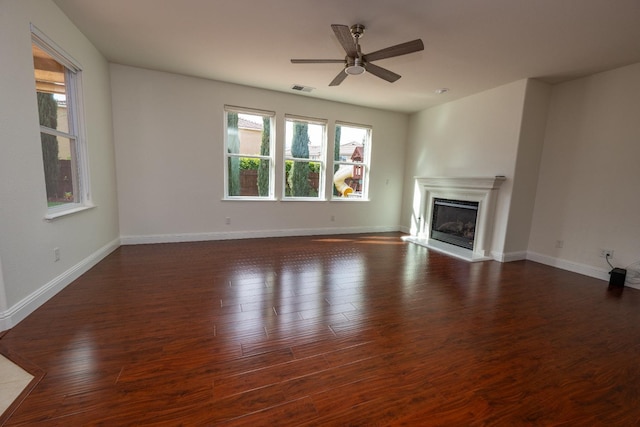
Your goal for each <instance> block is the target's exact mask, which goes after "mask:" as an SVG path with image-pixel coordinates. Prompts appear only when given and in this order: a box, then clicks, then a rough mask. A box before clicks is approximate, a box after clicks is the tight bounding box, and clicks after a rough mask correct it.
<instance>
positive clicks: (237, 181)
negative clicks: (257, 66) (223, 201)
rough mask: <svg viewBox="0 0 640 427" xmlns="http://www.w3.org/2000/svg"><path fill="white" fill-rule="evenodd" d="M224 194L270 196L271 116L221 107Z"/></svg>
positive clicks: (229, 195)
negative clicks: (225, 169)
mask: <svg viewBox="0 0 640 427" xmlns="http://www.w3.org/2000/svg"><path fill="white" fill-rule="evenodd" d="M225 118H226V124H227V133H226V150H225V152H226V158H227V161H226V168H227V171H226V172H227V173H226V175H225V176H226V179H227V185H226V196H227V197H251V198H255V197H265V198H271V197H272V196H273V183H272V182H273V161H272V156H271V152H272V135H271V134H272V131H271V128H272V127H273V126H272V116H271V115H260V114H256V113H255V112H253V111H252V112H250V113H249V112H246V113H245V112H241V110H238V109H235V108H234V109H228V110H227V111H225Z"/></svg>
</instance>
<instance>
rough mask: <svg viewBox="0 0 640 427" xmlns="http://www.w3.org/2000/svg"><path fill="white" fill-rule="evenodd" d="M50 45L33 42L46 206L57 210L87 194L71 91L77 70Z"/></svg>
mask: <svg viewBox="0 0 640 427" xmlns="http://www.w3.org/2000/svg"><path fill="white" fill-rule="evenodd" d="M47 49H48V48H44V47H41V46H39V45H37V44H36V43H35V42H34V43H32V54H33V64H34V78H35V83H36V99H37V105H38V119H39V124H40V129H41V132H40V143H41V146H42V161H43V168H44V178H45V188H46V194H47V207H48V208H56V210H58V209H59V208H60V207H63V206H64V205H70V204H74V205H75V204H79V203H83V202H84V201H85V200H86V198H87V197H88V195H87V196H83V194H82V191H81V183H82V180H81V176H80V173H79V170H80V168H79V160H78V155H79V149H78V137H77V129H76V128H75V126H74V120H73V110H72V107H73V101H74V93H72V92H71V91H70V88H72V87H73V85H72V84H71V82H73V81H74V80H75V79H76V77H77V74H76V73H75V72H73V71H72V70H69V69H68V68H66V66H65V65H63V64H62V63H60V61H59V60H57V59H56V58H54V56H52V54H50V53H49V52H47Z"/></svg>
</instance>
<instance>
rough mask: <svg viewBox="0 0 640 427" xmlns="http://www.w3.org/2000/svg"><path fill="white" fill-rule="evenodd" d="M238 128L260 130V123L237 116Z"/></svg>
mask: <svg viewBox="0 0 640 427" xmlns="http://www.w3.org/2000/svg"><path fill="white" fill-rule="evenodd" d="M238 129H247V130H259V131H261V130H262V123H257V122H252V121H251V120H247V119H245V118H244V117H238Z"/></svg>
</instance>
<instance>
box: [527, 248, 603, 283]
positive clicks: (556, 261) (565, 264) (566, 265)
mask: <svg viewBox="0 0 640 427" xmlns="http://www.w3.org/2000/svg"><path fill="white" fill-rule="evenodd" d="M527 259H528V260H531V261H535V262H539V263H540V264H545V265H549V266H551V267H556V268H560V269H562V270H567V271H572V272H574V273H578V274H583V275H585V276H589V277H593V278H596V279H601V280H606V281H607V282H608V281H609V271H608V270H604V269H601V268H596V267H592V266H590V265H586V264H580V263H577V262H573V261H567V260H564V259H560V258H554V257H551V256H548V255H543V254H540V253H537V252H527Z"/></svg>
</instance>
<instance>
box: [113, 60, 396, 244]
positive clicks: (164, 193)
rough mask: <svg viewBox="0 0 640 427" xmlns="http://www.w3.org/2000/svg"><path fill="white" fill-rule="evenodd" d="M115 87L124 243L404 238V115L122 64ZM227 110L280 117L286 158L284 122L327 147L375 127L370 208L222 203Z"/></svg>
mask: <svg viewBox="0 0 640 427" xmlns="http://www.w3.org/2000/svg"><path fill="white" fill-rule="evenodd" d="M111 87H112V99H113V101H112V102H113V118H114V129H115V145H116V159H117V161H116V163H117V175H118V198H119V206H120V231H121V236H122V241H123V243H139V242H161V241H180V240H201V239H222V238H232V237H233V238H239V237H240V238H241V237H260V236H271V235H281V234H315V233H329V232H336V233H345V232H362V231H385V230H397V229H398V225H399V221H400V216H399V213H400V204H401V200H402V175H401V171H402V168H403V161H404V150H405V141H406V129H407V122H408V116H407V115H406V114H400V113H392V112H386V111H381V110H375V109H370V108H364V107H358V106H353V105H347V104H340V103H335V102H328V101H321V100H316V99H312V98H308V97H305V96H300V95H293V94H291V95H290V94H286V93H281V92H273V91H267V90H261V89H255V88H250V87H246V86H238V85H233V84H229V83H223V82H217V81H211V80H204V79H198V78H193V77H186V76H180V75H175V74H169V73H163V72H157V71H150V70H144V69H139V68H133V67H128V66H122V65H115V64H112V65H111ZM225 104H228V105H235V106H241V107H249V108H256V109H263V110H270V111H275V112H276V142H277V148H276V156H277V158H278V159H281V156H282V149H283V148H282V146H283V135H284V133H283V131H282V130H283V129H284V114H285V113H289V114H296V115H299V116H307V117H313V118H322V119H327V120H328V121H329V127H328V140H329V141H333V131H334V126H333V125H334V123H335V121H336V120H341V121H347V122H352V123H358V124H366V125H371V126H373V141H372V149H371V155H372V160H371V182H370V192H369V196H370V201H368V202H336V201H333V202H329V201H327V202H302V201H252V202H249V201H223V200H222V199H223V194H224V184H223V176H224V157H223V154H224V145H223V143H224V140H223V137H224V130H223V125H224V119H223V107H224V105H225ZM278 164H281V162H280V161H279V162H278ZM281 180H282V173H281V172H280V173H278V174H277V175H276V184H280V183H281V182H282V181H281ZM332 215H333V216H335V221H334V222H332V221H330V218H331V216H332ZM227 217H229V218H231V224H230V225H226V224H225V218H227Z"/></svg>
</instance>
